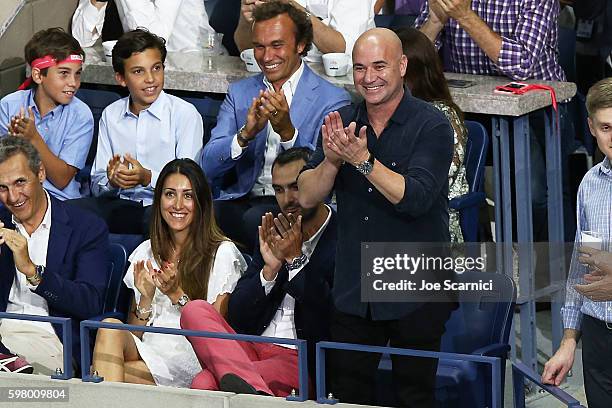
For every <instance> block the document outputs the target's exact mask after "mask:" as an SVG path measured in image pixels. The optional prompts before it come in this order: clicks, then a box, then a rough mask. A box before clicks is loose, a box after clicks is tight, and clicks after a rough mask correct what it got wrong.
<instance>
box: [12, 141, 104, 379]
mask: <svg viewBox="0 0 612 408" xmlns="http://www.w3.org/2000/svg"><path fill="white" fill-rule="evenodd" d="M44 180H45V169H44V167H43V166H42V165H41V160H40V156H39V154H38V152H37V151H36V149H35V148H34V147H33V146H32V145H31V144H30V142H28V141H27V140H25V139H23V138H19V137H15V136H7V137H4V138H1V139H0V201H1V202H2V204H3V206H0V272H1V273H0V311H2V312H10V313H17V314H34V315H43V316H58V317H70V318H72V319H73V320H72V341H73V349H72V350H71V351H70V352H72V356H73V359H74V361H75V362H78V361H80V345H79V321H80V320H84V319H87V318H90V317H93V316H96V315H98V314H100V313H101V312H102V305H103V302H104V294H105V291H106V284H107V282H108V276H109V271H110V258H109V247H108V230H107V227H106V225H105V224H104V222H103V221H102V220H101V219H99V218H97V217H96V216H94V215H92V214H90V213H89V212H86V211H83V210H81V209H79V208H77V207H73V206H71V205H70V204H67V203H64V202H62V201H59V200H57V199H55V198H53V197H52V196H51V195H49V194H48V193H47V192H46V191H45V190H44V188H43V187H42V182H43V181H44ZM61 334H62V333H61V327H56V326H51V324H49V323H43V322H40V323H39V322H30V321H25V320H14V319H3V320H2V324H1V325H0V336H1V339H2V344H1V345H0V346H2V347H0V353H3V354H6V353H7V352H9V350H10V353H12V354H19V355H21V356H23V357H25V358H26V359H27V360H28V361H30V362H31V363H32V365H34V367H35V368H37V371H38V372H40V373H43V374H49V373H52V372H55V369H56V368H58V367H62V363H63V361H62V344H61V341H60V339H61ZM66 351H67V350H66ZM67 352H68V351H67Z"/></svg>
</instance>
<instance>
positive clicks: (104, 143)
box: [91, 91, 204, 206]
mask: <svg viewBox="0 0 612 408" xmlns="http://www.w3.org/2000/svg"><path fill="white" fill-rule="evenodd" d="M203 134H204V130H203V125H202V116H200V114H199V113H198V111H197V110H196V108H195V107H194V106H193V105H192V104H190V103H188V102H186V101H184V100H182V99H181V98H178V97H176V96H173V95H168V94H167V93H165V92H164V91H162V92H161V93H160V95H159V97H158V98H157V100H156V101H155V102H153V104H152V105H151V106H149V107H148V108H147V109H144V110H142V111H141V112H140V114H139V115H138V116H136V115H134V114H133V113H132V112H131V111H130V99H129V97H125V98H122V99H120V100H118V101H116V102H113V103H112V104H110V105H108V106H107V107H106V109H104V112H102V117H101V118H100V130H99V132H98V150H97V152H96V159H95V160H94V164H93V166H92V168H91V191H92V192H93V194H94V195H96V196H99V195H101V194H104V193H107V192H114V193H116V194H118V195H119V197H121V198H124V199H127V200H132V201H140V202H142V204H143V205H145V206H146V205H151V204H152V203H153V191H154V188H155V184H156V183H157V178H158V177H159V173H160V172H161V170H162V168H163V167H164V166H165V165H166V164H167V163H168V162H170V161H172V160H174V159H176V158H190V159H194V160H195V159H196V157H197V156H198V155H199V153H200V150H201V149H202V137H203ZM126 153H129V154H130V155H131V156H132V157H133V158H135V159H136V160H138V162H139V163H140V164H141V165H142V166H143V167H144V168H146V169H149V170H151V184H149V185H148V186H141V185H138V186H137V187H135V188H130V189H126V190H121V189H115V188H114V187H112V186H111V185H110V184H109V182H108V177H107V176H106V166H107V165H108V162H109V160H110V159H111V158H112V157H113V155H115V154H119V155H121V156H124V155H125V154H126Z"/></svg>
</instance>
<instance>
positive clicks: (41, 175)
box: [38, 163, 47, 184]
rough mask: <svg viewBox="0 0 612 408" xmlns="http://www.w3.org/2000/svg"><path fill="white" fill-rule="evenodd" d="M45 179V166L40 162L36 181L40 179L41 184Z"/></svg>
mask: <svg viewBox="0 0 612 408" xmlns="http://www.w3.org/2000/svg"><path fill="white" fill-rule="evenodd" d="M46 179H47V172H46V171H45V166H44V165H43V164H42V163H41V164H40V168H39V169H38V181H40V184H42V183H43V181H45V180H46Z"/></svg>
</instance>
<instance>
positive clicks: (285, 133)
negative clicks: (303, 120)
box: [279, 125, 295, 142]
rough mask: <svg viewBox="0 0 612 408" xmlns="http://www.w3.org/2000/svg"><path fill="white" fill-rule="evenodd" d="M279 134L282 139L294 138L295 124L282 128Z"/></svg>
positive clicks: (285, 140)
mask: <svg viewBox="0 0 612 408" xmlns="http://www.w3.org/2000/svg"><path fill="white" fill-rule="evenodd" d="M279 135H280V137H281V141H283V142H288V141H290V140H291V139H293V135H295V128H294V127H293V125H290V126H289V127H288V128H286V129H283V130H281V131H280V132H279Z"/></svg>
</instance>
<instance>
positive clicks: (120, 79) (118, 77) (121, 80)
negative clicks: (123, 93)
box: [115, 72, 127, 88]
mask: <svg viewBox="0 0 612 408" xmlns="http://www.w3.org/2000/svg"><path fill="white" fill-rule="evenodd" d="M115 81H116V82H117V83H118V84H119V85H121V86H122V87H124V88H125V87H127V83H126V82H125V77H124V76H123V75H122V74H121V73H119V72H115Z"/></svg>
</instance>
